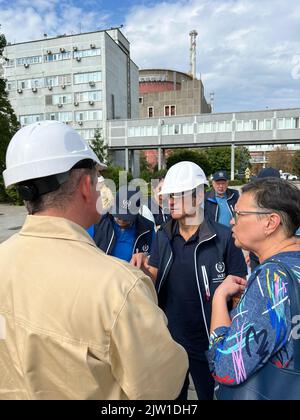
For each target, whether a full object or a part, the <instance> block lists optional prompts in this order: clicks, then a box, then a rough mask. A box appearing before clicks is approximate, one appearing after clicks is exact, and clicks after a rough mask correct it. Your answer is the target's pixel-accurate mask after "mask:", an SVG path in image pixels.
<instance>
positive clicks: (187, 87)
mask: <svg viewBox="0 0 300 420" xmlns="http://www.w3.org/2000/svg"><path fill="white" fill-rule="evenodd" d="M153 83H155V82H153ZM161 84H162V83H161ZM140 97H142V98H143V103H141V104H140V118H148V108H149V107H154V117H164V116H165V106H167V105H170V106H172V105H175V107H176V115H189V114H202V113H206V112H211V110H210V107H209V105H208V104H207V102H206V100H205V97H204V88H203V84H202V82H201V80H184V81H182V82H181V89H180V90H178V89H177V88H176V90H173V91H170V90H169V88H168V86H167V88H166V91H165V92H152V93H140Z"/></svg>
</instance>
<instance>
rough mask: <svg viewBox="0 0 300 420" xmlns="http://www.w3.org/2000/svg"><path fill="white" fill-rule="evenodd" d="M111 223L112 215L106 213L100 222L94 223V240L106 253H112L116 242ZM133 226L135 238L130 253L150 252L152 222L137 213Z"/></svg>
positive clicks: (152, 230) (112, 221)
mask: <svg viewBox="0 0 300 420" xmlns="http://www.w3.org/2000/svg"><path fill="white" fill-rule="evenodd" d="M113 223H114V218H113V216H112V215H111V214H109V213H107V214H106V215H105V216H102V217H101V220H100V222H99V223H97V224H96V225H95V232H94V241H95V243H96V245H97V246H98V247H99V248H100V249H101V250H102V251H103V252H105V253H106V254H107V255H112V251H113V249H114V246H115V243H116V235H115V232H114V227H113V226H114V225H113ZM135 227H136V240H135V243H134V246H133V249H132V254H135V253H136V252H137V251H138V252H144V253H150V250H151V245H152V239H153V236H154V224H153V223H152V222H150V221H149V220H148V219H146V218H145V217H143V216H141V215H140V214H139V215H138V216H137V218H136V222H135Z"/></svg>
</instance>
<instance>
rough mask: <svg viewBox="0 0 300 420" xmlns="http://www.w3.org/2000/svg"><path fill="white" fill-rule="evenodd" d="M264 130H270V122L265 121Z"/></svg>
mask: <svg viewBox="0 0 300 420" xmlns="http://www.w3.org/2000/svg"><path fill="white" fill-rule="evenodd" d="M265 129H266V130H272V120H265Z"/></svg>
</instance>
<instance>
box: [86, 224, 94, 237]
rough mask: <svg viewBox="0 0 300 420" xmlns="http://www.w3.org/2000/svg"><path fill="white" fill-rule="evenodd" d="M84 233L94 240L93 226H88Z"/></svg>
mask: <svg viewBox="0 0 300 420" xmlns="http://www.w3.org/2000/svg"><path fill="white" fill-rule="evenodd" d="M86 231H87V233H88V234H89V235H90V236H91V237H92V238H94V233H95V225H92V226H90V227H89V228H88V229H86Z"/></svg>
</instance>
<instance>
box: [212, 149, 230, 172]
mask: <svg viewBox="0 0 300 420" xmlns="http://www.w3.org/2000/svg"><path fill="white" fill-rule="evenodd" d="M206 155H207V158H208V162H209V168H210V171H209V173H208V174H207V175H209V174H214V173H215V172H217V171H220V170H226V171H227V172H228V173H229V172H230V168H231V151H230V147H209V148H208V149H207V150H206Z"/></svg>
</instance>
